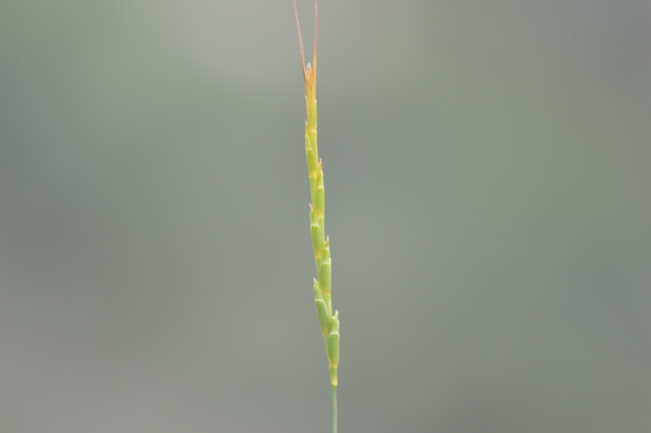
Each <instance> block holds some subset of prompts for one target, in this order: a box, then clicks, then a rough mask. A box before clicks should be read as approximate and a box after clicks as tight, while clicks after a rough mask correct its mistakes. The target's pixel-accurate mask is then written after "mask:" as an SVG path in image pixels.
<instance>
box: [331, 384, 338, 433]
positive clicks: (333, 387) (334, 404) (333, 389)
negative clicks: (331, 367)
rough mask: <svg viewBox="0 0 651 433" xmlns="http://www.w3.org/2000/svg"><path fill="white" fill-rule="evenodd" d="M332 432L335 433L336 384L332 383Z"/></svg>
mask: <svg viewBox="0 0 651 433" xmlns="http://www.w3.org/2000/svg"><path fill="white" fill-rule="evenodd" d="M332 433H337V385H332Z"/></svg>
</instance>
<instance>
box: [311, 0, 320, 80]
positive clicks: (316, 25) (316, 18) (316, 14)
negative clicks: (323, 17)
mask: <svg viewBox="0 0 651 433" xmlns="http://www.w3.org/2000/svg"><path fill="white" fill-rule="evenodd" d="M318 40H319V0H314V53H313V55H312V59H313V61H312V62H313V63H314V81H315V82H316V48H317V42H318Z"/></svg>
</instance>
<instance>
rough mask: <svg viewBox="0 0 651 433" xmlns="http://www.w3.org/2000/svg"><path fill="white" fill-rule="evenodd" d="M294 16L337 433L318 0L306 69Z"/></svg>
mask: <svg viewBox="0 0 651 433" xmlns="http://www.w3.org/2000/svg"><path fill="white" fill-rule="evenodd" d="M294 14H295V15H296V26H297V27H298V40H299V43H300V47H301V63H302V67H303V80H304V81H305V106H306V111H307V120H306V121H305V158H306V160H307V174H308V178H309V180H310V193H311V198H312V202H311V204H310V230H311V234H312V249H313V251H314V261H315V263H316V271H317V278H315V279H314V304H315V305H316V315H317V319H318V321H319V327H320V328H321V333H322V334H323V341H324V343H325V348H326V354H327V355H328V364H329V367H330V384H331V385H332V431H333V433H337V384H338V378H337V368H338V367H339V312H338V311H335V312H334V314H333V311H332V296H331V293H332V291H331V285H330V284H331V275H332V260H331V258H330V239H329V238H328V237H326V236H325V188H324V186H323V161H321V160H320V159H319V150H318V145H317V108H316V59H317V41H318V36H319V10H318V3H317V0H315V2H314V16H315V17H314V54H313V60H312V63H313V64H314V66H312V65H311V64H309V63H308V64H307V66H306V65H305V53H304V51H303V39H302V37H301V26H300V24H299V22H298V11H297V10H296V0H294Z"/></svg>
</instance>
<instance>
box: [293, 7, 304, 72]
mask: <svg viewBox="0 0 651 433" xmlns="http://www.w3.org/2000/svg"><path fill="white" fill-rule="evenodd" d="M294 16H295V17H296V28H297V29H298V43H299V44H300V46H301V65H302V66H303V79H306V78H307V74H306V71H305V51H303V38H302V37H301V23H300V22H299V21H298V9H297V8H296V0H294Z"/></svg>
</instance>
